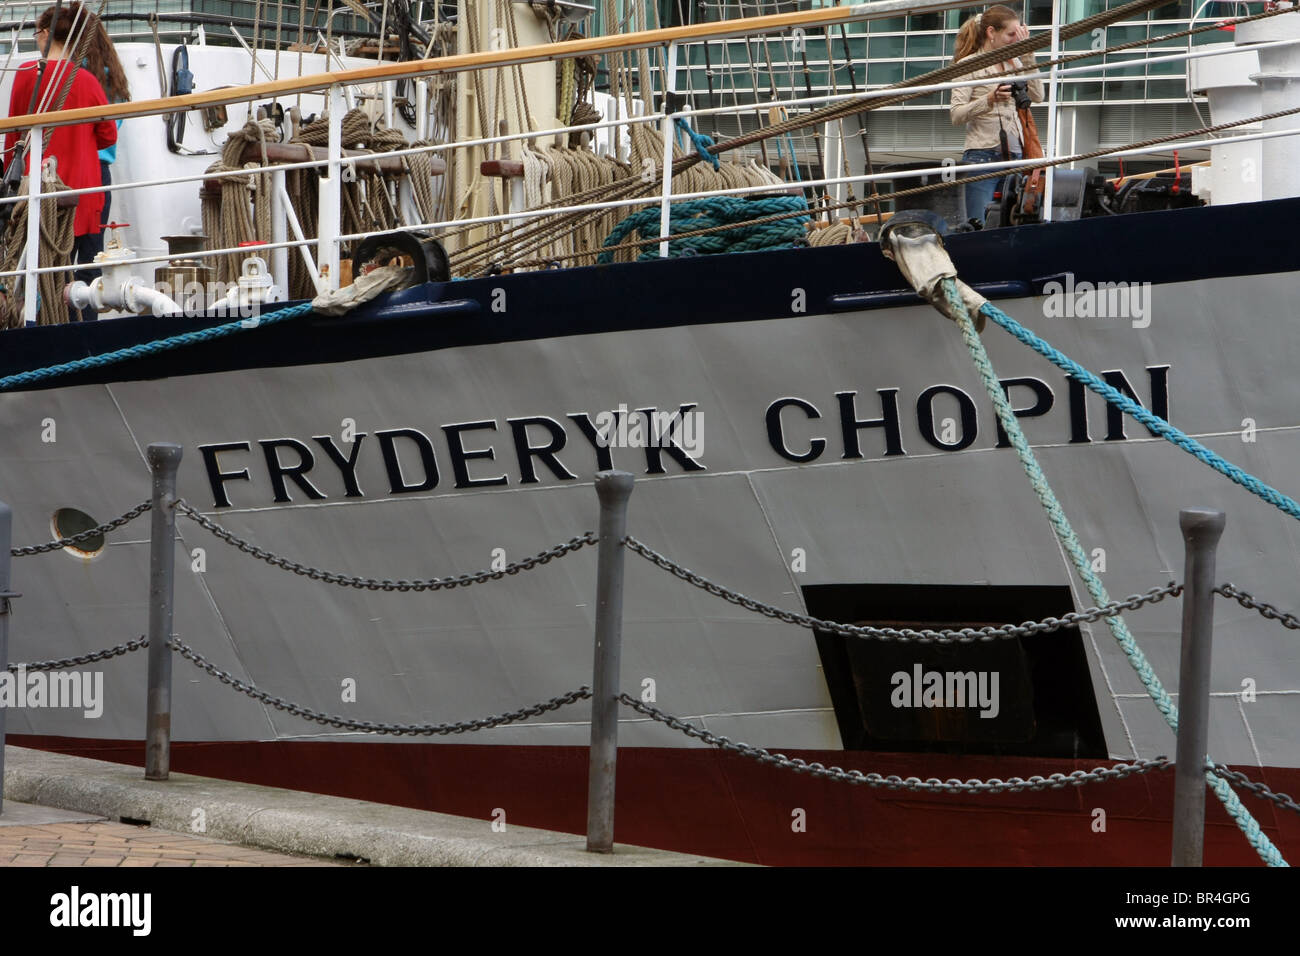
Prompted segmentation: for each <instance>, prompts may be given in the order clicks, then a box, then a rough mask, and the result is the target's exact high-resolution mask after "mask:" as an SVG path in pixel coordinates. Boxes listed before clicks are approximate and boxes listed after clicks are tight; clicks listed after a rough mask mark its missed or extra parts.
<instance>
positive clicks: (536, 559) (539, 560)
mask: <svg viewBox="0 0 1300 956" xmlns="http://www.w3.org/2000/svg"><path fill="white" fill-rule="evenodd" d="M176 508H177V510H178V511H180V512H182V513H183V514H184V515H186V516H187V517H189V518H191V519H193V520H194V521H195V522H197V523H198V524H199V525H201V526H202V527H204V528H206V529H207V530H208V531H211V532H212V533H213V534H214V535H216V536H217V537H218V538H220V539H221V540H222V541H225V542H226V543H227V544H232V545H234V546H235V547H236V548H238V549H239V550H240V551H242V552H244V553H245V554H251V555H252V556H253V557H255V558H258V559H259V560H261V561H265V562H266V563H267V564H271V565H274V566H275V567H277V568H283V569H284V570H285V571H292V572H293V573H294V574H297V575H301V576H302V577H305V578H311V579H312V580H313V581H324V582H325V583H326V584H337V585H339V586H340V587H346V588H359V589H364V590H367V591H440V590H442V589H444V588H455V587H469V586H470V585H471V584H482V583H483V582H485V581H490V580H491V581H495V580H497V579H499V578H503V577H505V576H506V575H511V574H518V573H519V572H520V571H530V570H532V569H533V568H535V567H537V566H538V565H542V564H546V563H547V562H548V561H551V560H552V559H554V558H560V557H563V556H564V555H566V554H570V553H572V552H574V551H581V550H582V549H583V548H585V547H587V546H588V545H592V544H595V543H596V533H595V532H594V531H588V532H585V533H584V534H580V535H576V536H574V537H572V538H570V539H569V540H568V541H565V542H562V543H560V544H557V545H556V546H555V547H553V548H549V549H547V550H546V551H542V552H540V553H539V554H535V555H533V556H532V557H531V558H524V559H523V560H521V561H515V562H512V563H511V564H507V565H506V566H505V567H504V568H502V569H501V570H499V571H493V570H487V571H474V572H472V573H469V574H460V575H454V576H449V577H445V578H426V579H422V580H414V581H408V580H405V579H402V580H396V581H394V580H391V579H389V578H364V577H356V576H353V575H348V574H339V573H338V572H336V571H325V570H323V569H321V568H315V567H312V566H311V565H309V564H300V563H299V562H297V561H290V560H289V559H288V558H282V557H280V556H279V555H277V554H275V553H274V552H272V551H267V550H265V549H264V548H259V547H258V546H257V545H255V544H252V543H251V542H249V541H245V540H244V539H243V538H241V537H239V536H238V535H236V534H233V533H232V532H230V531H227V530H226V529H225V528H223V527H221V525H219V524H216V523H215V522H213V521H210V520H208V519H207V518H205V517H204V516H203V515H202V514H200V513H199V512H198V511H197V510H196V509H195V508H193V507H191V506H190V505H189V504H188V503H187V502H186V501H185V500H184V499H183V498H182V499H177V501H176Z"/></svg>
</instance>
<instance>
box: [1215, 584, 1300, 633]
mask: <svg viewBox="0 0 1300 956" xmlns="http://www.w3.org/2000/svg"><path fill="white" fill-rule="evenodd" d="M1214 593H1215V594H1222V595H1223V596H1224V597H1226V598H1232V599H1233V600H1234V601H1236V602H1237V603H1238V604H1240V605H1241V606H1242V607H1245V608H1250V609H1251V610H1252V611H1258V612H1259V613H1260V614H1262V615H1263V616H1264V617H1266V618H1268V619H1269V620H1270V621H1277V622H1278V623H1279V624H1281V625H1282V626H1283V627H1286V628H1290V629H1291V630H1293V631H1300V617H1296V616H1295V615H1294V614H1287V613H1286V612H1284V611H1279V610H1278V609H1277V608H1276V607H1274V606H1273V605H1272V604H1266V603H1265V602H1263V601H1260V600H1257V599H1256V598H1255V596H1254V595H1253V594H1251V593H1250V592H1248V591H1242V590H1241V589H1239V588H1238V587H1236V586H1235V585H1234V584H1232V582H1228V583H1227V584H1220V585H1219V586H1218V587H1217V588H1215V589H1214Z"/></svg>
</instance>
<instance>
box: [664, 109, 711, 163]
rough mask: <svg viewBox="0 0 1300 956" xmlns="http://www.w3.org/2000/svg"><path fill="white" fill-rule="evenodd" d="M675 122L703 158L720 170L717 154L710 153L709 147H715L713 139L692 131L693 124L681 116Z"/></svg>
mask: <svg viewBox="0 0 1300 956" xmlns="http://www.w3.org/2000/svg"><path fill="white" fill-rule="evenodd" d="M674 122H675V123H676V124H677V128H678V129H679V130H681V131H682V132H684V133H685V134H686V135H687V136H689V137H690V138H691V142H692V143H694V144H695V151H696V152H697V153H699V154H700V156H701V158H703V159H705V160H707V161H708V162H710V163H712V164H713V168H714V169H715V170H716V169H720V168H721V166H720V165H719V164H718V156H717V154H716V153H711V152H709V147H710V146H712V145H713V137H712V136H705V135H704V134H703V133H697V132H695V130H693V129H691V124H690V123H688V122H686V120H685V119H683V118H682V117H680V116H679V117H677V119H676V120H674Z"/></svg>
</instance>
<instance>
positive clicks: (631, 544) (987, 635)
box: [623, 535, 1183, 644]
mask: <svg viewBox="0 0 1300 956" xmlns="http://www.w3.org/2000/svg"><path fill="white" fill-rule="evenodd" d="M623 543H624V544H625V545H626V546H627V547H628V548H629V549H630V550H632V551H634V552H636V553H637V554H639V555H641V556H642V557H643V558H645V559H647V560H648V561H650V562H651V563H652V564H654V565H657V566H658V567H660V568H663V569H664V570H665V571H668V572H669V573H671V574H673V575H674V576H676V577H679V578H681V579H682V580H683V581H685V582H687V583H688V584H693V585H695V587H697V588H700V589H701V590H704V591H707V592H708V593H710V594H713V595H715V596H717V597H720V598H722V599H723V600H725V601H730V602H731V603H732V604H736V605H739V606H740V607H743V608H745V609H746V610H748V611H754V612H756V613H758V614H762V615H765V616H767V617H770V618H775V619H776V620H778V621H784V622H785V623H787V624H797V625H799V626H800V627H806V628H809V629H812V630H818V631H827V632H829V633H832V634H841V635H844V636H846V637H862V638H870V639H872V640H878V641H912V642H914V643H918V644H969V643H972V642H975V641H980V642H983V641H994V640H1005V639H1007V638H1012V637H1028V636H1030V635H1032V634H1041V633H1044V632H1051V631H1058V630H1060V629H1061V628H1063V627H1074V626H1075V625H1077V624H1082V623H1089V622H1092V621H1097V620H1100V619H1101V618H1105V617H1113V616H1115V615H1116V614H1118V613H1119V612H1121V611H1135V610H1137V609H1138V608H1140V607H1142V606H1143V605H1144V604H1155V603H1157V602H1159V601H1162V600H1164V599H1165V598H1166V597H1169V596H1170V595H1174V596H1177V595H1180V594H1182V593H1183V586H1182V585H1181V584H1175V583H1174V582H1172V581H1171V582H1169V583H1168V584H1166V585H1165V586H1164V587H1161V588H1152V589H1151V590H1149V591H1147V592H1146V593H1145V594H1134V595H1132V596H1131V597H1128V598H1125V599H1124V600H1122V601H1114V602H1112V603H1110V604H1107V605H1104V606H1102V607H1094V608H1089V609H1088V610H1086V611H1071V612H1070V613H1069V614H1065V615H1063V616H1062V617H1048V618H1044V619H1043V620H1041V621H1026V622H1024V623H1023V624H1003V625H1001V626H999V627H993V626H988V627H979V628H975V627H963V628H961V629H959V630H931V629H929V628H923V629H922V630H919V631H918V630H913V629H911V628H893V627H867V626H865V625H858V624H840V623H838V622H836V621H825V620H822V619H821V618H817V617H810V616H809V615H807V614H798V613H796V612H794V611H787V610H784V609H783V608H779V607H776V606H775V605H772V604H764V603H763V602H762V601H756V600H754V599H753V598H750V597H746V596H745V595H743V594H740V593H738V592H736V591H732V590H730V589H728V588H725V587H723V586H722V585H720V584H715V583H714V582H713V581H710V580H709V579H708V578H706V577H704V576H702V575H699V574H696V573H695V572H694V571H692V570H690V568H685V567H682V566H681V565H680V564H676V563H674V562H673V561H671V560H669V559H668V558H666V557H664V556H663V555H662V554H660V553H659V552H657V551H655V550H654V549H653V548H650V547H648V546H647V545H644V544H642V543H641V542H640V541H638V540H637V539H636V538H634V537H632V536H631V535H628V536H627V537H626V538H624V539H623Z"/></svg>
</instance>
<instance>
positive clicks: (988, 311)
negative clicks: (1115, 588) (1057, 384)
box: [980, 302, 1300, 518]
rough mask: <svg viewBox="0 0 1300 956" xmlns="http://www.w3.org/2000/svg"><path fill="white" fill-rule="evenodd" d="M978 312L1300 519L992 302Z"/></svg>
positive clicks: (1292, 504) (1284, 500) (1286, 502)
mask: <svg viewBox="0 0 1300 956" xmlns="http://www.w3.org/2000/svg"><path fill="white" fill-rule="evenodd" d="M980 311H981V312H983V313H984V314H985V315H986V316H988V317H989V318H990V319H992V320H993V321H994V322H996V323H997V324H998V325H1000V326H1002V327H1003V328H1004V329H1006V330H1007V331H1008V332H1010V333H1011V334H1012V335H1014V336H1015V337H1016V338H1018V339H1019V340H1020V341H1021V342H1023V343H1025V345H1028V346H1029V347H1030V348H1031V349H1033V350H1034V351H1035V352H1037V353H1038V354H1039V355H1041V356H1043V358H1045V359H1047V360H1048V361H1049V362H1051V363H1052V364H1053V365H1055V366H1056V367H1057V368H1060V369H1063V370H1064V371H1066V372H1068V373H1069V375H1070V377H1071V378H1073V379H1075V380H1076V381H1079V382H1082V383H1083V384H1084V385H1086V386H1087V387H1088V388H1090V389H1092V390H1093V391H1094V392H1096V393H1097V394H1098V395H1100V396H1101V397H1102V398H1104V399H1106V401H1108V402H1110V403H1111V404H1112V405H1114V406H1115V407H1116V408H1118V409H1120V410H1121V411H1123V412H1125V413H1126V414H1128V415H1130V416H1132V417H1133V418H1134V419H1135V420H1136V421H1138V422H1140V423H1141V424H1143V425H1145V426H1146V427H1147V428H1149V429H1151V431H1153V432H1155V433H1156V434H1157V435H1159V436H1160V437H1161V438H1164V439H1165V440H1167V441H1169V442H1171V443H1173V444H1175V445H1177V446H1178V447H1179V448H1181V449H1183V451H1185V452H1187V453H1188V454H1191V455H1193V456H1195V457H1196V458H1198V459H1199V460H1201V461H1203V462H1205V464H1207V465H1209V466H1210V467H1211V468H1213V469H1214V470H1215V471H1217V472H1218V473H1219V474H1221V475H1224V476H1226V477H1228V478H1231V479H1232V480H1233V481H1235V482H1236V483H1237V484H1239V485H1241V486H1242V487H1243V488H1245V489H1246V490H1247V491H1250V492H1252V493H1254V494H1256V495H1258V496H1259V497H1260V498H1262V499H1264V500H1265V501H1267V502H1268V503H1269V504H1271V505H1272V506H1273V507H1275V508H1277V509H1278V510H1280V511H1282V512H1284V513H1286V514H1289V515H1290V516H1291V517H1292V518H1300V504H1297V503H1296V501H1295V500H1294V499H1292V498H1290V497H1288V496H1287V495H1284V494H1282V492H1280V491H1278V490H1277V489H1276V488H1273V487H1271V486H1269V485H1266V484H1265V483H1264V482H1262V481H1260V480H1259V479H1258V478H1256V477H1255V476H1254V475H1252V474H1250V473H1249V472H1247V471H1244V470H1243V469H1241V468H1239V467H1238V466H1237V465H1234V464H1233V463H1232V462H1230V461H1228V460H1227V459H1226V458H1223V457H1221V456H1219V455H1218V454H1216V453H1215V452H1212V451H1210V449H1208V448H1206V447H1205V446H1204V445H1202V444H1201V443H1200V442H1198V441H1197V440H1196V439H1195V438H1192V437H1191V436H1190V435H1188V434H1186V433H1185V432H1183V431H1181V430H1179V429H1177V428H1175V427H1174V426H1173V425H1171V424H1169V423H1168V422H1167V421H1165V420H1164V419H1163V418H1160V417H1159V416H1157V415H1153V414H1152V413H1151V412H1149V411H1147V410H1146V409H1145V408H1143V407H1142V406H1141V405H1139V404H1138V403H1137V402H1135V401H1133V399H1131V398H1129V397H1128V396H1127V395H1125V394H1124V393H1123V392H1121V391H1120V390H1119V389H1117V388H1115V387H1114V386H1112V385H1109V384H1107V383H1106V382H1105V381H1104V380H1102V379H1100V378H1098V377H1097V376H1096V375H1094V374H1093V373H1092V372H1090V371H1088V370H1087V369H1086V368H1084V367H1083V366H1082V365H1080V364H1079V363H1078V362H1076V361H1074V360H1073V359H1071V358H1070V357H1068V356H1067V355H1065V354H1064V353H1062V352H1060V351H1059V350H1058V349H1056V348H1054V347H1053V346H1052V345H1050V344H1049V343H1047V342H1046V341H1044V340H1043V339H1041V338H1039V337H1038V336H1037V335H1035V334H1034V333H1033V332H1031V331H1029V330H1028V329H1027V328H1025V327H1024V326H1023V325H1021V324H1020V323H1019V322H1017V321H1016V320H1015V319H1013V318H1012V317H1011V316H1009V315H1007V314H1006V313H1005V312H1003V311H1002V310H1001V309H999V308H998V307H997V306H996V305H994V304H993V303H992V302H986V303H985V304H984V306H983V308H981V309H980Z"/></svg>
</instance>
